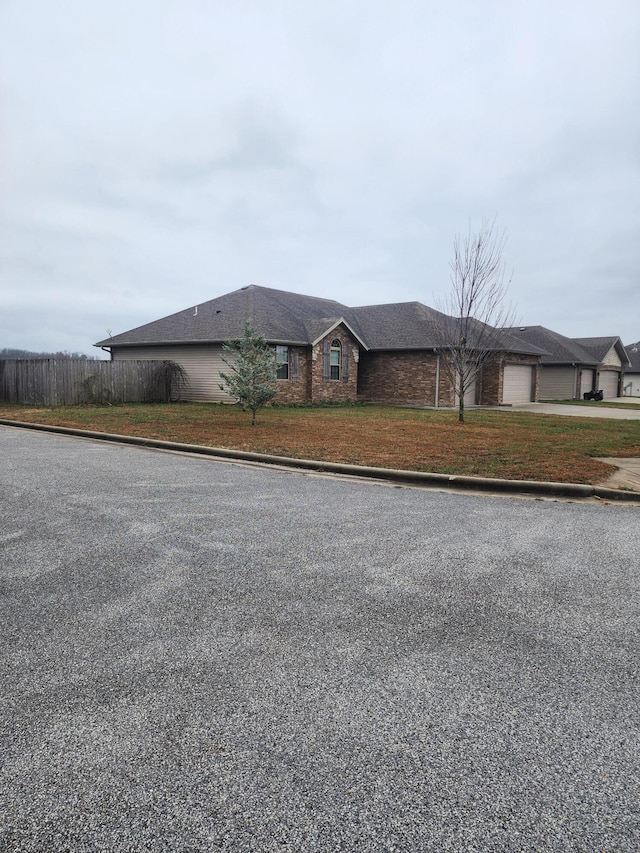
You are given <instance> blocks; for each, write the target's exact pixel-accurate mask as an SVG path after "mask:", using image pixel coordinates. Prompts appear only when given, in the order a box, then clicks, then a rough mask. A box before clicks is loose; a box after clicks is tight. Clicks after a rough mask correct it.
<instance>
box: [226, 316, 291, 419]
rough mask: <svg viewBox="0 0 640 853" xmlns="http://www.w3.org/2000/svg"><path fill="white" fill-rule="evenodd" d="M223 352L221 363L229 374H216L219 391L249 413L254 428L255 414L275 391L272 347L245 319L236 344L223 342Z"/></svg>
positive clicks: (274, 364) (274, 362)
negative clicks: (227, 395) (218, 379)
mask: <svg viewBox="0 0 640 853" xmlns="http://www.w3.org/2000/svg"><path fill="white" fill-rule="evenodd" d="M223 351H224V352H226V353H227V354H228V356H229V358H228V359H227V358H225V357H224V356H222V360H223V361H224V363H225V364H227V365H228V366H229V372H228V373H223V372H222V371H220V378H221V379H222V383H223V384H221V385H220V388H221V389H222V390H223V391H226V392H227V393H228V394H229V395H230V396H231V397H233V398H234V399H235V400H237V402H238V403H239V404H240V405H241V406H242V408H243V410H244V409H249V410H250V412H251V426H255V423H256V413H257V412H258V411H259V410H260V409H261V408H262V407H263V406H264V405H266V404H267V403H268V402H269V400H272V399H273V398H274V397H275V395H276V392H277V386H276V356H275V352H274V350H273V347H270V346H269V344H268V343H267V341H266V339H265V338H263V337H262V335H259V334H258V332H257V331H256V330H255V329H254V327H253V325H252V324H251V323H250V322H249V321H248V320H247V321H246V322H245V324H244V332H243V335H242V338H240V340H239V341H227V343H225V344H224V345H223Z"/></svg>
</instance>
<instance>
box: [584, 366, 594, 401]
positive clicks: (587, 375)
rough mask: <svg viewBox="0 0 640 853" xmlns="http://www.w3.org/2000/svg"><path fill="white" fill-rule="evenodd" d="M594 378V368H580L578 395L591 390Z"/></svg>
mask: <svg viewBox="0 0 640 853" xmlns="http://www.w3.org/2000/svg"><path fill="white" fill-rule="evenodd" d="M595 378H596V372H595V370H591V368H586V367H583V368H582V373H581V377H580V396H581V397H582V395H583V394H584V393H585V392H587V391H593V390H594V389H593V383H594V381H595Z"/></svg>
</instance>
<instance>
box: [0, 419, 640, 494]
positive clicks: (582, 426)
mask: <svg viewBox="0 0 640 853" xmlns="http://www.w3.org/2000/svg"><path fill="white" fill-rule="evenodd" d="M0 418H6V419H10V420H16V421H28V422H32V423H42V424H55V425H58V426H67V427H76V428H81V429H87V430H95V431H99V432H110V433H117V434H120V435H136V436H144V437H150V438H159V439H164V440H168V441H179V442H186V443H190V444H203V445H207V446H211V447H226V448H232V449H237V450H249V451H255V452H259V453H273V454H278V455H281V456H293V457H296V458H304V459H319V460H323V461H332V462H346V463H352V464H358V465H374V466H380V467H385V468H402V469H406V470H416V471H431V472H434V473H448V474H468V475H474V476H484V477H505V478H509V479H520V480H549V481H555V482H571V483H589V484H596V483H601V482H602V481H603V480H605V479H606V478H607V477H608V476H609V475H610V474H611V473H612V470H611V468H610V467H609V466H608V465H605V464H604V463H602V462H597V461H596V460H595V459H593V457H594V456H627V457H631V456H640V421H632V420H615V421H614V420H607V419H590V418H576V417H572V418H567V417H564V418H563V417H555V416H552V415H538V414H531V413H529V412H510V411H508V410H480V409H478V410H471V411H468V412H467V413H466V422H465V423H464V424H459V423H458V422H457V413H456V412H453V411H443V410H437V411H436V410H416V409H405V408H393V407H386V406H361V405H360V406H359V405H354V406H339V407H330V408H329V407H328V408H311V407H271V408H267V409H264V410H263V411H262V412H260V413H259V415H258V423H257V425H256V426H255V427H252V426H250V424H249V416H248V415H247V414H246V413H243V412H242V411H240V410H239V409H238V408H237V407H235V406H221V405H215V404H207V403H177V404H170V405H121V406H113V407H97V406H79V407H58V408H36V407H33V406H18V405H0Z"/></svg>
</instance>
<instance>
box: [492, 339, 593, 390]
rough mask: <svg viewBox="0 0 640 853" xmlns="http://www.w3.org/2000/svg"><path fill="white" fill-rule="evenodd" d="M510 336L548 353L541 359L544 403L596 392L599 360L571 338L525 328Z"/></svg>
mask: <svg viewBox="0 0 640 853" xmlns="http://www.w3.org/2000/svg"><path fill="white" fill-rule="evenodd" d="M507 331H508V332H509V333H510V334H512V335H514V336H516V337H518V338H520V339H521V340H523V341H526V342H527V343H529V344H533V345H534V346H537V347H539V348H540V349H542V350H544V351H545V355H543V356H542V357H541V359H540V389H539V392H538V398H539V399H540V400H580V399H582V397H583V395H584V393H585V392H588V391H593V390H594V389H595V388H596V386H595V385H594V383H595V379H596V372H597V369H598V361H597V359H596V357H595V356H594V355H593V354H592V353H591V352H589V351H587V350H586V349H585V348H584V347H582V346H580V344H578V343H577V342H576V341H574V340H572V339H571V338H566V337H565V336H564V335H560V334H559V333H558V332H553V331H551V329H546V328H545V327H544V326H521V327H519V328H512V329H508V330H507Z"/></svg>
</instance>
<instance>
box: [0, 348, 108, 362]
mask: <svg viewBox="0 0 640 853" xmlns="http://www.w3.org/2000/svg"><path fill="white" fill-rule="evenodd" d="M0 358H57V359H71V358H77V359H81V360H82V361H99V358H98V356H96V355H87V354H86V353H84V352H68V351H67V350H64V352H62V351H61V352H31V351H30V350H26V349H12V348H11V347H4V348H3V349H0Z"/></svg>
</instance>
